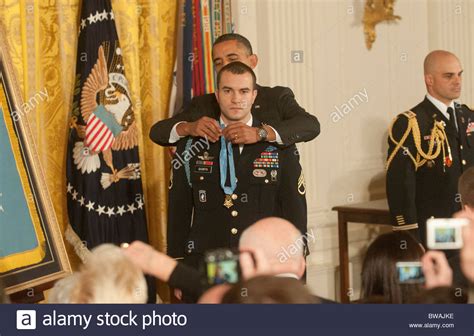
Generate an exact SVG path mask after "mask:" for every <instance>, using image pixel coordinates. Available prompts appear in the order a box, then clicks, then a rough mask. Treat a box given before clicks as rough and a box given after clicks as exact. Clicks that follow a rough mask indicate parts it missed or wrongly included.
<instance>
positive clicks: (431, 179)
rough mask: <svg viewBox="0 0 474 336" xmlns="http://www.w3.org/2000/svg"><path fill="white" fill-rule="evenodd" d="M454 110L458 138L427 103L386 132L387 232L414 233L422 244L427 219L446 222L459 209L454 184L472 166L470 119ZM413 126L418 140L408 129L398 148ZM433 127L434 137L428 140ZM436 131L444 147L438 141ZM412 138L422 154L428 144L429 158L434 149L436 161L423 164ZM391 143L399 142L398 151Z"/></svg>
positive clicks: (473, 124)
mask: <svg viewBox="0 0 474 336" xmlns="http://www.w3.org/2000/svg"><path fill="white" fill-rule="evenodd" d="M455 110H456V119H457V125H458V128H459V132H458V131H457V130H456V128H455V126H453V125H452V124H451V123H450V122H449V120H448V119H447V118H446V117H445V116H444V115H443V114H442V113H441V111H439V110H438V109H437V108H436V107H435V106H434V105H433V104H432V103H431V102H430V101H429V100H428V99H427V98H425V100H423V102H421V103H420V104H418V105H417V106H416V107H414V108H413V109H412V110H411V112H407V113H405V114H400V115H398V116H397V118H396V120H395V121H394V123H393V124H392V127H391V129H389V138H388V143H389V148H388V161H387V181H386V186H387V198H388V204H389V208H390V215H391V218H392V224H393V229H394V230H416V229H419V230H418V232H417V233H418V234H419V237H420V238H421V241H422V242H423V243H426V220H427V219H428V218H430V217H440V218H447V217H451V216H452V215H453V213H455V212H456V211H458V210H460V209H461V202H460V201H461V200H460V197H459V195H458V191H457V190H458V179H459V177H460V176H461V174H462V173H463V171H464V170H466V169H467V168H468V167H470V166H471V165H472V164H473V163H474V113H473V111H471V110H470V109H469V108H468V107H467V106H466V105H459V104H455ZM415 121H416V124H417V125H418V128H419V136H417V135H416V133H418V132H416V130H415V132H413V129H412V131H411V132H410V133H409V135H408V136H406V139H405V141H403V143H401V142H400V140H402V138H403V136H404V135H406V134H405V133H406V132H407V130H409V129H410V127H411V126H413V125H415ZM435 126H436V128H437V129H436V134H438V135H439V137H437V136H434V135H433V134H432V130H433V128H434V127H435ZM440 126H443V127H440ZM415 128H416V127H415ZM441 128H444V133H445V136H446V138H447V141H446V140H444V141H443V140H442V139H443V135H442V133H443V130H442V129H441ZM414 134H415V135H414ZM390 136H392V137H393V140H395V142H394V141H393V140H392V139H391V138H390ZM417 138H418V139H419V140H418V141H419V144H420V146H419V147H420V148H421V149H422V151H423V152H424V153H425V154H428V153H429V146H430V142H431V141H433V144H432V145H433V151H432V152H433V154H434V153H435V151H436V149H437V148H438V147H439V148H440V152H439V155H438V156H437V157H435V158H430V159H425V158H424V157H423V155H421V154H420V150H419V149H418V148H417V147H416V143H415V139H417ZM396 142H400V148H399V149H397V143H396ZM443 144H444V147H445V148H444V154H443V148H442V147H443ZM448 144H449V149H448ZM449 152H450V153H449ZM417 156H418V157H417ZM416 162H418V164H416Z"/></svg>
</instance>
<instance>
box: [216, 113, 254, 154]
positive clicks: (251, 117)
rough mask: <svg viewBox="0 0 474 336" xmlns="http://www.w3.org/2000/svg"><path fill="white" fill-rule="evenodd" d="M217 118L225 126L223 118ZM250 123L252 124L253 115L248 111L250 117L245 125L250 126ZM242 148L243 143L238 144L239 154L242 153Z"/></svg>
mask: <svg viewBox="0 0 474 336" xmlns="http://www.w3.org/2000/svg"><path fill="white" fill-rule="evenodd" d="M219 120H220V122H221V124H222V125H224V127H227V125H226V124H225V122H224V120H222V117H219ZM252 124H253V115H252V114H251V113H250V119H249V121H247V122H246V125H247V126H250V127H252ZM243 150H244V145H239V153H240V154H242V151H243Z"/></svg>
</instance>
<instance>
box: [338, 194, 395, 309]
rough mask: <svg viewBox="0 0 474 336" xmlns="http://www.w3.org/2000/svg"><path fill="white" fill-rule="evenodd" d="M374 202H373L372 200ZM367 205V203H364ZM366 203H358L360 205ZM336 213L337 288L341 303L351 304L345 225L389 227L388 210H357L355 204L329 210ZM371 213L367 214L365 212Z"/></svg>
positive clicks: (347, 243)
mask: <svg viewBox="0 0 474 336" xmlns="http://www.w3.org/2000/svg"><path fill="white" fill-rule="evenodd" d="M374 201H375V200H374ZM366 203H368V202H366ZM366 203H360V204H361V205H363V204H366ZM331 210H332V211H337V223H338V225H337V227H338V238H339V276H340V281H339V286H340V287H339V288H340V296H341V303H351V301H350V297H349V293H348V291H349V288H350V279H349V238H348V232H347V224H348V222H351V223H359V224H379V225H391V223H390V217H387V211H388V209H374V208H364V207H362V208H357V204H354V205H349V206H343V205H342V206H335V207H333V208H332V209H331ZM369 211H370V212H371V213H370V214H367V212H369Z"/></svg>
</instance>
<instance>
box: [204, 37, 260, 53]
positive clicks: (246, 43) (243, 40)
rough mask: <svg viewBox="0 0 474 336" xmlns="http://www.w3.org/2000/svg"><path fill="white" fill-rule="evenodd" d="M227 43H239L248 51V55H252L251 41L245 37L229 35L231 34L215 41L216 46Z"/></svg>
mask: <svg viewBox="0 0 474 336" xmlns="http://www.w3.org/2000/svg"><path fill="white" fill-rule="evenodd" d="M225 41H237V42H238V43H240V44H242V45H243V46H244V48H245V49H246V50H247V53H248V55H252V54H253V51H252V45H251V44H250V41H249V40H248V39H247V38H245V37H244V36H242V35H240V34H236V33H229V34H224V35H221V36H219V37H218V38H217V39H216V40H215V41H214V45H213V46H215V45H216V44H219V43H222V42H225Z"/></svg>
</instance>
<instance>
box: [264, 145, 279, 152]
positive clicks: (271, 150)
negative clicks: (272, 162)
mask: <svg viewBox="0 0 474 336" xmlns="http://www.w3.org/2000/svg"><path fill="white" fill-rule="evenodd" d="M276 150H277V148H276V147H275V146H268V147H267V148H265V152H274V151H276Z"/></svg>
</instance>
